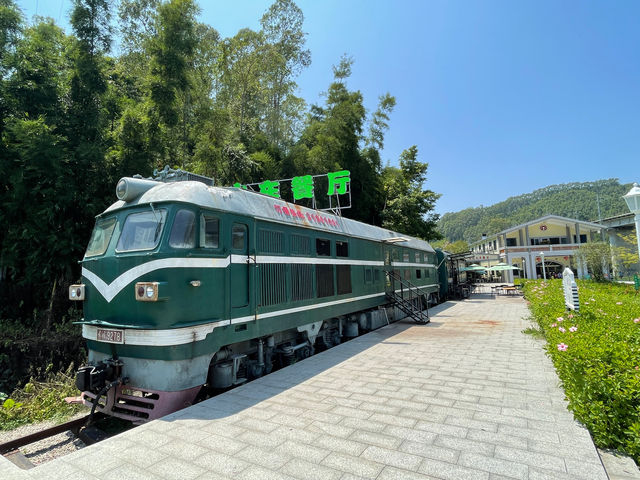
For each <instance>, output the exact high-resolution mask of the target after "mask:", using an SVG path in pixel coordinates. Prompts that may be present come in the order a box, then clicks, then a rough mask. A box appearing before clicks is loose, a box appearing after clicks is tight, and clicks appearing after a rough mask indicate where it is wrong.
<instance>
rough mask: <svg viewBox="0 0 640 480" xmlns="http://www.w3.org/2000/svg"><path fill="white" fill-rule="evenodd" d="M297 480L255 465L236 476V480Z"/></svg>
mask: <svg viewBox="0 0 640 480" xmlns="http://www.w3.org/2000/svg"><path fill="white" fill-rule="evenodd" d="M235 479H238V480H295V479H294V477H291V476H289V475H285V474H284V473H280V472H276V471H274V470H271V469H267V468H264V467H258V466H255V465H252V466H250V467H249V468H247V469H246V470H243V471H242V472H240V473H239V474H238V475H237V476H234V480H235Z"/></svg>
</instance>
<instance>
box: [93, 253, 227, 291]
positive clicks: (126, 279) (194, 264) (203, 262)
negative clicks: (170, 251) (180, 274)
mask: <svg viewBox="0 0 640 480" xmlns="http://www.w3.org/2000/svg"><path fill="white" fill-rule="evenodd" d="M227 266H229V257H225V258H162V259H160V260H152V261H150V262H146V263H143V264H142V265H138V266H136V267H133V268H132V269H131V270H127V271H126V272H124V273H123V274H122V275H120V276H119V277H118V278H116V279H115V280H114V281H113V282H111V283H110V284H107V283H105V282H104V280H102V279H101V278H100V277H98V276H97V275H96V274H95V273H93V272H92V271H90V270H88V269H87V268H85V267H82V276H83V277H85V278H86V279H87V280H89V281H90V282H91V283H92V284H93V286H94V287H96V289H97V290H98V292H100V295H102V296H103V297H104V299H105V300H106V301H107V302H111V300H113V299H114V297H115V296H116V295H117V294H118V293H120V291H121V290H122V289H123V288H124V287H126V286H127V285H129V284H130V283H131V282H133V281H134V280H135V279H137V278H138V277H140V276H142V275H145V274H147V273H151V272H153V271H155V270H160V269H163V268H225V267H227Z"/></svg>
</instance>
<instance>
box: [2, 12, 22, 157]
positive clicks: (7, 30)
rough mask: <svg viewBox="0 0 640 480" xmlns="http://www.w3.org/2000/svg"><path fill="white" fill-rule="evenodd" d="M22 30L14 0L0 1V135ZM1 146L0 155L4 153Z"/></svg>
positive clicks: (19, 15) (6, 111)
mask: <svg viewBox="0 0 640 480" xmlns="http://www.w3.org/2000/svg"><path fill="white" fill-rule="evenodd" d="M21 29H22V15H21V14H20V10H19V9H18V7H17V6H16V4H15V2H14V1H13V0H0V133H2V131H3V129H4V124H5V119H6V117H7V114H8V111H9V110H8V109H9V105H8V104H7V93H6V92H5V77H6V75H7V72H8V71H9V70H10V69H11V67H12V58H11V57H12V53H13V51H14V48H15V46H16V44H17V42H18V38H19V34H20V31H21ZM1 149H2V145H1V144H0V154H1V153H2V150H1Z"/></svg>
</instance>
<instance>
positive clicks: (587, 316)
mask: <svg viewBox="0 0 640 480" xmlns="http://www.w3.org/2000/svg"><path fill="white" fill-rule="evenodd" d="M524 292H525V298H526V299H527V300H528V301H529V302H530V304H529V309H530V310H531V313H532V314H533V316H534V318H535V320H536V321H537V322H538V324H539V326H540V329H541V330H542V331H543V332H544V335H545V337H546V339H547V352H548V353H549V355H550V356H551V358H552V359H553V363H554V365H555V367H556V370H557V372H558V376H559V377H560V380H561V381H562V384H563V387H564V391H565V394H566V395H567V399H568V400H569V408H570V409H571V410H572V411H573V412H574V415H575V417H576V419H577V420H579V421H580V422H582V423H583V424H584V425H585V426H586V427H587V428H588V429H589V430H590V432H591V435H592V436H593V439H594V441H595V443H596V444H597V445H598V446H599V447H607V448H614V449H618V450H621V451H623V452H626V453H628V454H629V455H631V456H633V457H634V458H635V460H636V462H638V461H640V296H636V295H635V291H634V289H633V287H632V286H629V285H622V284H602V283H595V282H588V281H578V292H579V297H580V311H579V312H573V313H570V314H567V312H566V310H565V306H564V296H563V292H562V283H561V281H560V280H550V281H547V282H546V283H545V282H542V281H527V282H525V285H524ZM585 300H586V301H585ZM560 322H562V323H561V325H562V326H560V327H559V326H558V325H560Z"/></svg>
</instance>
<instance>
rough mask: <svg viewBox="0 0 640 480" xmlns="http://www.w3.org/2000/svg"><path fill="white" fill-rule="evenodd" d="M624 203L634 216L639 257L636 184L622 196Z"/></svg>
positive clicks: (639, 214)
mask: <svg viewBox="0 0 640 480" xmlns="http://www.w3.org/2000/svg"><path fill="white" fill-rule="evenodd" d="M622 198H624V201H625V202H627V207H629V210H630V211H631V213H633V214H634V216H635V217H634V220H635V222H636V238H637V240H638V256H640V187H638V184H637V183H634V184H633V187H632V188H631V190H629V192H628V193H627V194H626V195H624V196H623V197H622Z"/></svg>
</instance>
